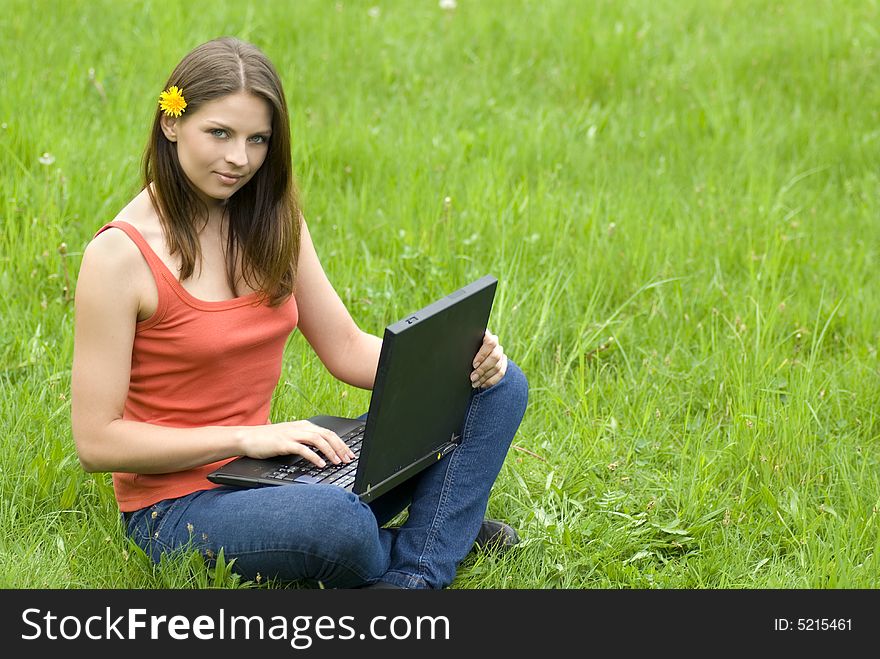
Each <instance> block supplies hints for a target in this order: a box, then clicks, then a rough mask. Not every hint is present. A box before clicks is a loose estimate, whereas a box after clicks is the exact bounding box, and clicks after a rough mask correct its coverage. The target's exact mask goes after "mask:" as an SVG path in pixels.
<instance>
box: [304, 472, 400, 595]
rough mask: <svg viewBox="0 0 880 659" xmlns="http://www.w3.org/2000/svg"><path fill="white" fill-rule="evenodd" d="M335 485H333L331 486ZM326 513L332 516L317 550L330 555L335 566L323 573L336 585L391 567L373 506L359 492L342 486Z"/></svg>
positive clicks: (326, 578)
mask: <svg viewBox="0 0 880 659" xmlns="http://www.w3.org/2000/svg"><path fill="white" fill-rule="evenodd" d="M331 487H332V486H331ZM335 489H337V490H339V492H338V494H337V495H336V496H333V497H331V498H332V501H331V502H330V505H328V506H327V507H326V508H325V510H324V511H323V513H324V514H325V515H326V516H327V517H326V519H328V520H332V521H331V522H330V524H329V525H328V526H327V527H325V529H324V532H323V533H322V534H321V536H322V537H321V538H320V540H319V541H318V542H319V545H320V547H316V548H315V549H316V551H315V553H316V554H317V555H322V556H323V557H324V558H325V559H329V560H328V561H327V563H330V564H331V565H333V568H332V569H331V570H329V573H328V572H327V571H326V566H327V565H326V563H325V564H324V568H325V571H324V573H323V574H321V575H316V576H319V578H321V577H323V579H322V580H324V581H325V582H330V583H331V584H332V585H334V586H337V587H338V586H340V585H342V586H349V585H352V584H354V583H361V582H364V581H368V580H370V579H373V578H376V577H378V576H380V575H381V574H383V573H384V572H385V570H386V569H387V560H388V557H387V556H386V555H385V552H384V551H383V549H382V545H381V542H380V538H379V525H378V523H377V522H376V518H375V516H374V515H373V512H372V511H371V510H370V507H369V506H367V505H366V504H365V503H363V502H362V501H361V500H360V499H359V498H358V497H357V496H356V495H354V494H352V493H351V492H346V491H345V490H341V489H339V488H335Z"/></svg>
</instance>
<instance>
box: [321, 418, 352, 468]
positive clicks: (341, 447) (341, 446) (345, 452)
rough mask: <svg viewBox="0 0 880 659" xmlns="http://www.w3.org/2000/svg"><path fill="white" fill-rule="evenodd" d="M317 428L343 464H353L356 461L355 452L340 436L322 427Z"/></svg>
mask: <svg viewBox="0 0 880 659" xmlns="http://www.w3.org/2000/svg"><path fill="white" fill-rule="evenodd" d="M316 428H318V430H319V431H320V432H321V434H322V435H323V436H324V439H326V440H327V441H328V442H329V443H330V446H332V447H333V450H334V451H336V455H338V456H339V457H340V459H341V460H342V461H343V462H351V461H352V460H354V457H355V455H354V452H353V451H352V450H351V449H350V448H349V446H348V444H346V443H345V442H344V441H342V438H341V437H340V436H339V435H337V434H336V433H335V432H333V431H332V430H330V429H329V428H322V427H321V426H316Z"/></svg>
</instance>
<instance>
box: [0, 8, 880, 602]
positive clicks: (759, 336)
mask: <svg viewBox="0 0 880 659" xmlns="http://www.w3.org/2000/svg"><path fill="white" fill-rule="evenodd" d="M372 6H377V7H379V8H380V11H379V14H378V16H371V15H370V12H369V11H368V10H369V9H370V7H372ZM160 7H161V9H160ZM878 13H880V12H878V7H877V3H876V2H856V1H852V2H840V1H833V2H832V1H831V0H828V1H818V0H817V1H815V2H807V1H804V2H790V3H781V2H758V1H749V2H745V1H743V2H740V1H737V2H733V1H732V0H731V1H727V2H724V1H709V2H705V1H697V0H683V1H676V2H672V1H663V2H653V1H651V2H649V1H647V0H646V1H641V2H635V1H632V2H610V1H597V2H586V1H582V2H581V1H576V2H568V1H565V0H542V1H540V2H537V1H535V2H526V1H524V0H523V1H513V0H511V1H504V2H502V1H500V0H498V1H488V0H482V1H476V0H471V1H469V0H460V1H459V6H458V8H457V9H455V10H454V11H443V10H441V9H440V8H439V7H438V3H437V2H435V1H434V0H425V1H424V2H422V1H419V2H404V1H400V2H380V1H379V0H375V2H351V1H344V2H340V3H332V2H323V1H317V0H315V1H310V2H297V3H287V2H265V3H263V2H259V3H258V2H253V3H250V5H248V4H246V3H242V2H231V1H225V2H224V1H220V0H212V2H193V1H187V2H169V3H161V4H160V3H150V2H110V1H100V2H98V1H95V2H92V1H90V2H84V1H79V2H77V1H71V0H58V1H57V2H39V3H37V5H36V8H34V6H33V5H32V3H31V2H29V1H25V0H2V11H0V33H2V34H3V35H4V38H3V39H2V40H0V60H2V61H3V62H4V66H3V73H2V75H3V90H4V92H3V94H0V122H2V126H0V171H2V176H0V224H2V231H0V263H2V274H0V278H2V279H0V284H2V291H3V295H2V301H0V323H2V325H0V327H2V331H0V387H2V392H3V396H2V399H0V414H2V416H0V418H2V425H3V437H2V440H0V442H2V452H0V506H2V510H0V584H2V585H3V586H5V587H17V588H31V587H51V588H93V587H109V588H166V587H194V588H202V587H209V586H214V585H221V586H228V587H241V586H249V585H253V584H242V583H240V582H239V581H237V579H236V578H235V577H234V576H232V574H231V572H230V571H229V569H228V566H223V567H219V568H217V569H208V568H207V567H205V566H204V565H203V564H202V563H201V562H200V561H199V560H198V558H197V557H195V556H194V557H192V560H182V561H177V562H171V563H164V564H162V565H160V566H158V567H153V566H152V565H151V564H150V563H149V561H148V560H147V559H146V557H145V556H144V555H143V554H142V553H141V552H140V551H139V550H137V549H136V548H135V547H134V546H132V545H131V544H130V543H129V542H128V541H127V540H126V539H125V538H124V536H123V534H122V533H121V529H120V526H119V523H118V518H117V514H116V511H115V503H114V500H113V496H112V489H111V486H110V481H109V476H108V475H103V474H100V475H89V474H86V473H84V472H83V471H82V470H81V469H80V467H79V464H78V462H77V459H76V455H75V451H74V445H73V441H72V438H71V431H70V419H69V410H70V401H69V388H70V362H71V353H72V329H73V305H72V300H71V297H72V290H73V286H74V284H75V278H76V275H77V272H78V268H79V261H80V256H81V254H82V250H83V248H84V246H85V244H86V243H87V242H88V241H89V239H90V237H91V236H92V235H93V233H94V232H95V231H96V230H97V229H98V228H99V227H100V226H101V225H102V224H103V223H105V222H106V221H109V220H110V219H112V217H113V216H114V215H115V214H116V213H117V212H118V210H119V209H120V208H121V207H122V206H123V205H124V204H125V203H127V201H128V200H129V199H130V198H131V197H132V196H134V194H136V193H137V191H138V162H139V158H140V154H141V151H142V148H143V145H144V141H145V139H146V134H147V128H148V121H149V118H150V116H151V113H152V112H153V108H154V104H155V102H156V99H157V95H158V93H159V91H161V88H162V85H163V83H164V81H165V79H166V77H167V75H168V73H169V72H170V71H171V69H172V68H173V66H174V65H175V64H176V63H177V61H178V60H179V59H180V57H182V56H183V55H184V54H185V53H186V52H187V51H189V50H190V49H191V48H192V47H194V46H195V45H197V44H198V43H201V42H202V41H205V40H207V39H210V38H213V37H215V36H219V35H222V34H234V35H236V36H239V37H241V38H244V39H247V40H250V41H253V42H254V43H256V44H257V45H259V46H261V47H262V48H263V49H264V50H265V51H266V52H267V53H268V54H269V56H270V57H271V58H272V59H273V61H274V62H275V63H276V65H277V67H278V69H279V72H280V73H281V76H282V78H283V81H284V84H285V91H286V94H287V98H288V102H289V104H290V109H291V114H292V131H293V140H294V164H295V170H296V172H297V178H298V181H299V184H300V187H301V190H302V196H303V201H304V208H305V212H306V217H307V218H308V220H309V223H310V227H311V231H312V234H313V236H314V238H315V241H316V244H317V247H318V251H319V255H320V256H321V257H322V260H323V262H324V265H325V268H326V270H327V272H328V275H329V276H330V279H331V280H332V281H333V283H334V284H335V286H336V287H337V290H338V291H339V292H340V295H341V296H342V298H343V300H344V301H345V302H346V304H347V305H348V307H349V309H350V310H351V312H352V314H353V315H354V316H355V318H356V320H357V321H358V322H359V324H360V325H361V326H362V327H363V328H364V329H366V330H368V331H372V332H375V333H380V332H381V331H382V328H383V327H384V325H385V324H386V323H388V322H392V321H395V320H398V319H399V317H400V316H401V315H402V314H404V313H406V312H408V311H411V310H412V309H413V308H418V307H419V306H421V305H423V304H426V303H428V302H430V301H432V300H433V299H434V298H435V297H437V296H439V295H442V294H445V293H446V292H448V291H449V290H451V289H452V288H455V287H458V286H460V285H463V284H464V283H466V282H467V281H469V280H470V279H472V278H476V277H477V276H480V275H482V274H485V273H492V274H494V275H496V276H497V277H498V278H499V280H500V287H499V292H498V296H497V298H496V305H495V309H494V311H493V316H492V320H491V328H492V329H493V331H495V332H496V333H498V334H499V335H500V337H501V340H502V344H503V345H504V347H505V349H506V351H507V352H508V354H509V355H510V356H511V357H512V359H514V360H515V361H516V362H517V363H519V364H520V366H522V368H523V370H524V371H525V372H526V374H527V375H528V377H529V379H530V383H531V398H530V407H529V410H528V412H527V415H526V418H525V420H524V422H523V425H522V428H521V430H520V433H519V434H518V436H517V437H516V439H515V440H514V448H513V449H512V451H511V453H510V455H509V458H508V460H507V462H506V464H505V465H504V467H503V470H502V472H501V474H500V477H499V479H498V482H497V484H496V487H495V490H494V493H493V496H492V498H491V500H490V503H489V512H490V514H491V515H493V516H498V517H503V518H505V519H507V520H509V521H510V522H511V523H513V524H514V525H515V526H516V527H517V528H518V529H519V531H520V534H521V536H522V537H523V540H524V541H523V543H522V544H521V546H520V547H518V548H517V549H516V550H514V551H513V552H511V553H509V554H507V555H505V556H504V557H503V558H495V557H491V556H478V555H472V556H470V557H469V558H468V559H466V560H465V562H464V563H463V564H462V566H461V569H460V572H459V576H458V578H457V580H456V581H455V582H454V584H453V587H455V588H551V587H561V588H866V587H867V588H871V587H876V586H878V576H877V575H878V574H880V525H878V515H877V507H878V505H880V482H878V473H880V464H878V462H880V460H878V458H880V451H878V435H880V430H878V428H880V424H878V411H880V377H878V376H880V370H878V362H877V345H878V340H880V330H878V329H877V328H878V327H880V303H878V300H877V294H876V273H877V268H878V263H880V258H878V256H880V255H878V246H880V229H878V223H877V217H878V198H880V194H878V193H880V177H878V173H877V154H878V147H880V129H878V108H880V86H878V85H877V84H876V80H877V77H876V71H877V70H878V66H880V35H878V30H877V28H876V27H875V26H877V25H880V16H878ZM44 153H49V154H51V156H52V158H54V161H53V162H52V164H42V163H41V162H40V157H41V156H42V154H44ZM872 290H874V291H875V292H874V293H871V291H872ZM367 402H368V395H367V393H366V392H362V391H359V390H354V389H351V388H349V387H346V386H344V385H342V384H340V383H338V382H336V381H334V380H333V379H332V378H331V377H330V376H329V375H328V374H327V373H326V372H325V371H324V370H323V369H322V367H321V365H320V363H319V362H318V360H317V358H316V357H315V356H314V354H313V353H312V352H311V350H310V349H309V348H308V345H307V344H306V342H305V341H304V339H303V338H302V337H301V336H300V335H299V334H295V335H294V336H293V338H292V340H291V342H290V344H289V346H288V351H287V358H286V361H285V366H284V372H283V375H282V380H281V384H280V386H279V388H278V390H277V395H276V397H275V400H274V406H273V416H274V418H275V419H276V420H277V419H282V418H301V417H305V416H309V415H310V414H312V413H314V411H315V410H318V409H320V410H336V411H337V413H338V414H340V415H350V414H360V413H362V412H363V411H364V410H365V409H366V406H367Z"/></svg>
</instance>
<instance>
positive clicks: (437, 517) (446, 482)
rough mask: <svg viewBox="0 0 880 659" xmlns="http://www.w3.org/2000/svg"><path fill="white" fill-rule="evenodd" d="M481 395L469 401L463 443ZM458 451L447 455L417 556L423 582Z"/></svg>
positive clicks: (468, 433)
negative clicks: (434, 506)
mask: <svg viewBox="0 0 880 659" xmlns="http://www.w3.org/2000/svg"><path fill="white" fill-rule="evenodd" d="M481 400H482V397H481V396H480V393H477V394H476V395H474V398H473V400H472V401H471V405H470V409H469V410H468V416H467V419H466V420H465V426H464V429H463V430H462V438H461V441H462V443H464V441H465V438H466V437H468V436H469V435H470V429H471V428H472V419H474V418H475V417H476V412H477V410H478V409H479V406H480V401H481ZM458 458H459V453H458V451H453V452H452V455H450V456H449V461H448V463H447V466H446V473H445V474H444V476H443V487H442V490H441V493H440V504H439V505H438V506H437V511H436V512H435V513H434V519H433V520H432V521H431V528H430V530H429V531H428V537H427V540H426V541H425V545H424V548H423V549H422V553H421V555H420V556H419V560H418V566H419V579H420V580H421V581H422V582H424V581H425V579H424V577H423V575H424V574H425V556H426V555H427V554H428V553H429V552H430V551H431V549H432V548H433V545H434V541H435V540H436V536H437V529H438V527H439V525H440V523H442V521H443V517H444V515H445V511H446V504H447V502H448V501H449V491H450V489H451V487H452V486H453V485H454V484H455V468H454V467H455V464H456V463H457V462H458Z"/></svg>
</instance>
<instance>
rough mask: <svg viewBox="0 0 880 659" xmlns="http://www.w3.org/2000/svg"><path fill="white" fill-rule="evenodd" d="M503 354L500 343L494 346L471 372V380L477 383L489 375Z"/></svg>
mask: <svg viewBox="0 0 880 659" xmlns="http://www.w3.org/2000/svg"><path fill="white" fill-rule="evenodd" d="M503 356H504V349H503V348H502V347H501V346H500V345H497V346H495V348H494V349H493V350H492V352H491V353H489V355H488V356H487V357H486V359H485V360H483V363H482V364H480V366H479V367H478V368H476V369H474V370H473V371H472V372H471V382H474V383H479V382H480V381H481V380H485V379H486V378H487V377H491V375H492V374H493V373H494V372H495V368H496V367H497V366H498V364H499V363H500V362H501V358H502V357H503ZM477 386H478V385H477Z"/></svg>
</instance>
